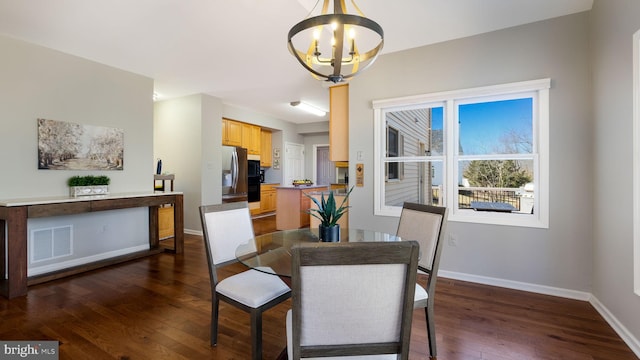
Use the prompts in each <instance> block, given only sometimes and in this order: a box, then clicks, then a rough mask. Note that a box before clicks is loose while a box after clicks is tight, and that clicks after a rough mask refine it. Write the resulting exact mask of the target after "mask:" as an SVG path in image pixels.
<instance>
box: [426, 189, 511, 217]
mask: <svg viewBox="0 0 640 360" xmlns="http://www.w3.org/2000/svg"><path fill="white" fill-rule="evenodd" d="M441 194H442V188H441V187H440V186H434V187H432V189H431V196H432V200H433V204H434V205H438V204H440V203H441V201H440V198H441ZM520 197H521V189H514V188H486V187H465V188H459V189H458V207H459V208H460V209H470V208H471V202H472V201H479V202H502V203H507V204H511V205H513V206H514V207H515V208H516V209H517V211H520Z"/></svg>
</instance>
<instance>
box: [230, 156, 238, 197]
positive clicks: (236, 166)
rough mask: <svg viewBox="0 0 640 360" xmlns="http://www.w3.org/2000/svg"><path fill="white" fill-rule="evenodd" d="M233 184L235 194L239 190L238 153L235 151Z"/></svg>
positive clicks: (232, 159) (232, 157)
mask: <svg viewBox="0 0 640 360" xmlns="http://www.w3.org/2000/svg"><path fill="white" fill-rule="evenodd" d="M231 184H232V185H231V186H232V188H233V192H234V193H235V192H236V190H237V188H238V153H237V152H235V151H234V152H233V153H232V155H231Z"/></svg>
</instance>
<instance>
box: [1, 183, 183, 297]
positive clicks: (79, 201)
mask: <svg viewBox="0 0 640 360" xmlns="http://www.w3.org/2000/svg"><path fill="white" fill-rule="evenodd" d="M164 204H172V205H173V206H174V210H175V211H174V234H175V237H174V241H175V246H174V249H173V250H169V251H171V252H175V253H176V254H180V253H182V252H183V251H184V205H183V195H182V193H179V192H168V193H151V192H148V193H122V194H110V195H96V196H84V197H77V198H72V197H63V196H60V197H50V198H34V199H16V200H0V294H2V296H4V297H6V298H9V299H11V298H15V297H18V296H22V295H26V294H27V286H29V285H34V284H38V283H42V282H45V281H50V280H54V279H58V278H61V277H64V276H69V275H73V274H77V273H80V272H84V271H88V270H93V269H97V268H99V267H103V266H108V265H111V264H115V263H118V262H124V261H128V260H132V259H135V258H139V257H143V256H149V255H153V254H157V253H160V252H162V251H165V250H164V249H162V248H161V247H160V238H159V234H158V208H159V207H160V205H164ZM136 207H148V208H149V250H146V251H140V252H135V253H131V254H126V255H122V256H118V257H115V258H110V259H106V260H102V261H98V262H95V263H91V264H85V265H80V266H76V267H72V268H68V269H62V270H58V271H54V272H52V273H48V274H42V275H37V276H33V277H27V256H28V255H27V239H28V237H27V219H29V218H42V217H50V216H59V215H73V214H81V213H88V212H96V211H105V210H115V209H127V208H136Z"/></svg>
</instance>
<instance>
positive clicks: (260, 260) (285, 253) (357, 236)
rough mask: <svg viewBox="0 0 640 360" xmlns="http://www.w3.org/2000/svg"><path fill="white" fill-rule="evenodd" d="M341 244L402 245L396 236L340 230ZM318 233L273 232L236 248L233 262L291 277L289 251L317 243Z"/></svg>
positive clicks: (304, 229)
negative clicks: (383, 243) (390, 243)
mask: <svg viewBox="0 0 640 360" xmlns="http://www.w3.org/2000/svg"><path fill="white" fill-rule="evenodd" d="M340 230H341V231H340V232H341V233H340V242H374V241H401V240H402V239H401V238H400V237H399V236H396V235H392V234H387V233H384V232H379V231H373V230H363V229H354V228H347V229H340ZM319 241H320V240H319V237H318V229H317V228H316V229H309V228H302V229H295V230H283V231H276V232H273V233H269V234H264V235H259V236H256V237H255V242H252V241H250V242H249V243H246V244H242V245H240V246H238V247H237V248H236V258H237V259H238V261H240V262H241V263H242V264H244V265H245V266H247V267H249V268H251V269H256V270H259V271H263V272H266V273H269V274H273V275H278V276H281V277H285V278H286V277H289V278H290V277H291V248H292V247H293V246H294V245H296V244H299V243H304V242H319Z"/></svg>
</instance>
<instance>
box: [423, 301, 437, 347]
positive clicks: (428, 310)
mask: <svg viewBox="0 0 640 360" xmlns="http://www.w3.org/2000/svg"><path fill="white" fill-rule="evenodd" d="M424 314H425V317H426V320H427V321H426V322H427V336H429V358H430V359H436V356H437V351H436V324H435V322H434V316H433V306H427V307H425V308H424Z"/></svg>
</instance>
